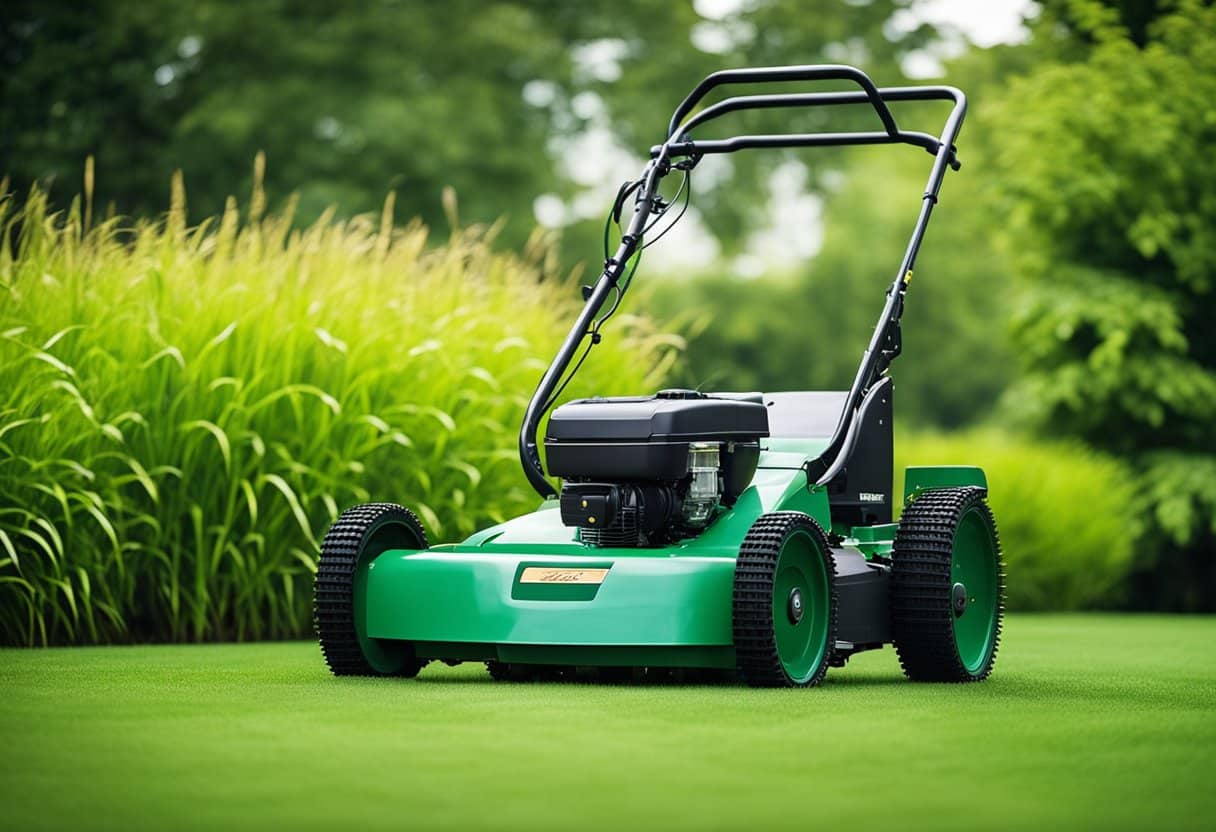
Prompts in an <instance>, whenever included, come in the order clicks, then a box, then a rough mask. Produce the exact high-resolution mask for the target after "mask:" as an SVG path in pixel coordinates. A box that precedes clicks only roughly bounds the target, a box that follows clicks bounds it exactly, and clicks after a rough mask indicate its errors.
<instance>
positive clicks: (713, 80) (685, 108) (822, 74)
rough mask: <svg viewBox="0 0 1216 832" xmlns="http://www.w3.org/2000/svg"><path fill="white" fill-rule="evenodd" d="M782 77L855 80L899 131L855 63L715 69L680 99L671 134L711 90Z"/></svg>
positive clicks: (887, 124)
mask: <svg viewBox="0 0 1216 832" xmlns="http://www.w3.org/2000/svg"><path fill="white" fill-rule="evenodd" d="M781 81H852V82H854V83H855V84H857V85H858V86H859V87H861V89H862V90H863V91H864V93H865V100H867V101H869V102H870V105H871V106H873V107H874V111H875V112H876V113H878V118H879V119H880V120H881V121H882V126H883V128H884V129H885V130H886V131H887V135H891V136H894V135H895V134H897V133H898V132H899V128H898V127H897V126H896V124H895V117H894V116H893V115H891V110H890V109H889V108H888V107H887V104H886V102H885V101H883V99H882V96H881V95H879V94H878V87H877V86H875V85H874V82H873V81H871V80H870V76H869V75H866V74H865V73H864V72H862V71H861V70H860V69H858V68H857V67H854V66H845V65H844V64H821V65H816V66H774V67H760V68H755V69H724V70H722V71H721V72H715V73H714V74H712V75H710V76H708V77H707V78H706V79H705V80H704V81H702V82H701V83H699V84H697V86H696V88H695V89H694V90H693V91H692V92H691V93H689V94H688V97H687V98H685V99H684V100H683V101H682V102H680V106H679V107H676V111H675V113H674V114H673V115H672V117H671V121H670V122H669V123H668V125H667V138H668V139H671V138H673V137H674V136H675V134H676V130H678V129H679V127H680V122H682V121H683V120H684V118H685V117H686V116H687V115H688V114H689V113H691V112H692V111H693V109H694V108H695V107H696V106H697V104H699V103H700V102H701V99H703V98H704V97H705V96H706V95H707V94H708V93H709V92H710V91H711V90H713V89H716V88H717V87H720V86H723V85H724V84H764V83H774V82H781ZM785 98H789V96H785ZM776 106H780V105H776Z"/></svg>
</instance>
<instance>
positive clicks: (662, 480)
mask: <svg viewBox="0 0 1216 832" xmlns="http://www.w3.org/2000/svg"><path fill="white" fill-rule="evenodd" d="M766 436H768V412H767V410H766V409H765V407H764V402H763V399H762V397H761V396H760V395H759V394H744V395H727V394H717V395H706V394H704V393H698V392H696V391H693V390H664V391H661V392H659V393H658V394H656V395H654V396H650V397H646V398H596V399H580V400H578V401H573V402H569V403H568V404H565V405H562V406H561V407H559V408H557V409H556V410H555V411H553V414H552V416H551V417H550V418H549V426H548V429H547V431H546V434H545V453H546V457H547V460H548V468H549V471H550V472H551V473H553V474H556V475H558V476H560V477H561V478H562V490H561V501H560V506H561V517H562V522H563V523H564V524H565V525H567V526H576V527H578V528H579V530H580V532H579V539H580V540H582V542H583V543H586V544H588V545H591V546H605V547H607V546H611V547H638V546H659V545H663V544H665V543H669V542H672V541H675V540H680V539H682V538H685V537H691V536H694V535H696V534H697V533H699V532H700V531H701V530H702V529H704V528H705V527H706V526H708V525H709V524H710V522H712V521H713V519H714V517H715V516H716V514H717V512H718V509H719V507H720V506H727V507H729V506H732V505H734V502H735V500H736V499H738V497H739V495H740V494H741V493H742V492H743V490H744V489H745V488H747V486H748V484H749V483H750V482H751V480H752V477H753V476H754V475H755V473H756V463H757V461H758V460H759V457H760V439H761V438H762V437H766Z"/></svg>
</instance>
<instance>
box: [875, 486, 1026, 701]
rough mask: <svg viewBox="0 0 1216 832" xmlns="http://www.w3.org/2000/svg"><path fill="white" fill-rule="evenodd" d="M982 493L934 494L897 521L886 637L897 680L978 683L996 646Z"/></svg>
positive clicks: (995, 574)
mask: <svg viewBox="0 0 1216 832" xmlns="http://www.w3.org/2000/svg"><path fill="white" fill-rule="evenodd" d="M986 494H987V492H986V490H985V489H983V488H978V487H974V486H972V487H967V488H938V489H932V490H927V491H924V492H922V493H920V494H919V495H917V497H916V499H914V500H913V501H912V502H911V503H910V504H909V505H908V506H907V507H906V508H905V509H904V512H903V516H902V517H901V518H900V520H899V531H898V533H897V534H896V536H895V549H894V552H893V553H892V557H891V617H892V620H891V630H892V636H893V638H894V641H895V650H896V652H897V653H898V654H899V661H900V664H901V665H902V666H903V669H904V674H905V675H906V676H907V677H908V678H909V679H913V680H916V681H924V682H978V681H980V680H981V679H985V678H987V677H988V675H989V674H990V673H991V672H992V666H993V664H994V663H995V662H996V651H997V646H998V645H999V644H1000V640H1001V619H1002V616H1003V613H1004V602H1005V575H1004V570H1003V566H1002V563H1001V541H1000V537H999V536H998V534H997V530H996V520H995V519H994V518H993V516H992V510H991V509H990V508H989V507H988V503H987V501H986V500H985V496H986Z"/></svg>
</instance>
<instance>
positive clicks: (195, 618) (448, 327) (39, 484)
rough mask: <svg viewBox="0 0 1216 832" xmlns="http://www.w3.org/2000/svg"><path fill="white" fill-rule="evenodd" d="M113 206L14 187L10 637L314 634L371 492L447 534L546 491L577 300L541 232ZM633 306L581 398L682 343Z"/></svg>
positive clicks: (439, 536)
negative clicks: (552, 372) (326, 586)
mask: <svg viewBox="0 0 1216 832" xmlns="http://www.w3.org/2000/svg"><path fill="white" fill-rule="evenodd" d="M88 184H89V183H88V182H87V181H86V192H87V190H88ZM3 190H5V191H7V188H4V189H3ZM88 204H89V199H88V196H87V193H86V196H85V198H83V199H81V200H78V201H77V202H76V203H75V204H73V205H72V207H71V208H70V209H69V210H67V211H65V212H54V211H52V209H51V208H50V207H49V206H48V205H47V202H46V200H45V198H44V197H43V195H41V194H40V193H38V192H34V193H31V194H30V195H29V196H28V198H26V199H25V200H24V202H23V203H22V204H20V205H19V204H18V203H17V202H16V201H15V200H14V199H13V198H12V197H11V196H10V197H6V198H4V199H3V201H0V228H3V230H4V233H3V242H0V642H2V643H4V644H59V643H72V644H81V643H106V642H116V641H142V640H157V641H160V640H174V641H178V640H181V641H202V640H214V639H259V638H284V637H297V636H302V635H304V634H306V633H307V632H308V630H309V628H310V606H311V590H310V586H311V577H312V573H313V571H314V570H315V562H316V554H317V542H318V539H319V538H320V537H321V536H322V535H323V534H324V530H325V528H326V527H327V525H328V524H329V523H330V522H331V521H332V520H333V518H334V517H335V516H336V515H337V514H338V512H339V511H340V510H342V509H343V508H345V507H346V506H348V505H350V504H353V503H356V502H360V501H365V500H370V499H376V500H393V501H399V502H403V503H405V504H407V505H409V506H411V507H412V508H413V509H414V510H415V511H416V512H417V513H418V514H419V515H420V516H421V518H422V519H423V522H424V524H425V525H426V527H427V531H428V533H429V534H430V535H431V538H432V541H433V542H435V541H445V540H446V541H450V540H456V539H459V538H461V537H463V536H464V535H466V534H468V533H470V532H471V531H472V530H474V529H475V528H477V527H479V526H483V525H485V524H487V523H490V522H495V521H500V520H503V519H505V518H507V517H509V516H512V515H514V514H517V513H521V512H524V511H527V510H531V509H532V508H534V507H535V502H536V497H535V495H534V493H533V492H532V491H531V490H530V489H529V488H528V486H527V483H526V481H525V480H524V478H523V475H522V473H521V472H520V469H519V465H518V462H517V457H516V450H515V442H516V436H517V430H518V424H519V420H520V417H521V415H522V412H523V408H524V406H525V404H526V400H527V397H528V396H529V395H530V394H531V392H532V390H533V389H534V387H535V385H536V382H537V380H538V378H539V376H540V374H541V372H542V371H543V369H544V367H545V365H546V363H547V361H548V359H549V358H550V357H551V355H552V354H553V353H554V352H555V351H556V349H557V346H558V344H559V343H560V341H561V339H562V337H563V336H564V335H565V331H566V329H567V327H568V326H569V321H570V320H571V319H572V317H573V314H574V307H575V306H576V305H577V291H576V289H575V287H574V286H573V284H572V283H571V281H569V280H567V279H564V278H562V277H561V276H559V275H558V274H556V273H555V265H554V262H555V261H554V258H553V257H552V256H551V249H550V248H549V247H548V246H547V245H546V243H545V241H544V240H543V239H542V238H540V237H536V238H534V240H533V242H532V243H531V244H530V245H529V246H528V248H527V249H526V250H525V251H524V252H523V253H522V254H514V253H508V252H501V251H496V250H495V249H494V248H493V247H492V245H491V244H492V241H493V236H494V229H493V228H464V229H457V230H455V231H453V232H452V233H451V235H450V237H448V238H447V239H444V240H442V241H436V240H435V239H434V235H433V234H432V233H431V232H429V231H428V229H427V228H425V227H423V226H422V225H420V224H416V223H415V224H411V225H408V226H406V227H398V226H394V225H393V223H392V221H391V219H390V218H391V216H392V203H391V198H390V201H389V202H388V203H387V204H386V206H385V210H384V215H383V217H381V218H379V219H377V218H373V217H357V218H355V219H351V220H339V219H335V218H334V217H333V215H326V216H324V217H322V218H321V219H320V220H318V221H317V222H316V223H314V224H313V225H311V226H309V227H308V228H305V229H299V228H296V227H294V226H293V224H292V221H291V211H290V206H288V208H287V209H286V210H285V211H284V212H282V213H281V214H278V215H267V214H265V213H264V199H263V197H262V195H261V193H260V192H259V191H255V193H254V196H253V199H252V201H251V204H250V207H249V209H248V210H247V211H246V212H244V213H242V212H241V211H240V210H239V209H238V206H237V205H236V203H235V202H234V201H230V202H229V205H228V207H227V210H226V211H225V212H224V214H223V216H220V217H217V218H213V219H211V220H207V221H204V222H202V223H201V224H199V225H197V226H193V227H191V226H189V225H187V222H186V220H185V195H184V189H183V188H182V185H181V181H180V178H177V179H175V181H174V188H173V198H172V205H171V209H170V211H169V212H168V214H167V215H166V216H165V217H164V218H162V219H160V220H158V221H142V220H141V221H129V220H125V219H122V218H108V219H105V220H104V221H101V222H97V223H92V222H91V217H90V210H89V207H88ZM450 207H452V208H453V210H452V211H451V213H452V215H453V216H454V206H450ZM614 323H615V326H614V327H613V328H612V330H610V334H609V336H608V337H606V338H605V339H604V343H603V344H602V345H601V346H600V347H599V348H598V349H597V350H596V352H594V353H593V354H592V358H591V359H590V360H589V361H588V362H587V364H586V366H585V368H584V371H583V372H582V373H580V375H579V377H578V378H577V379H575V381H574V382H573V383H572V384H571V386H570V388H569V389H568V391H567V395H568V396H575V395H580V394H586V393H588V392H590V391H592V390H594V391H596V392H599V393H604V394H610V393H626V392H633V393H636V392H639V391H645V390H650V389H654V388H655V387H656V386H657V385H659V384H660V382H661V380H662V377H663V375H664V374H665V372H666V369H667V367H668V366H669V365H670V363H671V361H673V360H674V357H675V350H676V349H678V347H679V343H678V341H677V340H675V339H673V338H671V337H669V336H664V335H661V334H659V333H657V332H656V331H655V330H654V329H653V328H652V327H651V326H650V325H649V324H648V322H647V321H646V320H645V319H642V318H638V317H630V316H627V315H625V314H621V315H619V316H618V317H617V319H616V320H615V321H614ZM613 330H614V331H613ZM613 336H616V337H613Z"/></svg>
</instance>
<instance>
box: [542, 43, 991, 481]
mask: <svg viewBox="0 0 1216 832" xmlns="http://www.w3.org/2000/svg"><path fill="white" fill-rule="evenodd" d="M822 80H847V81H854V82H855V83H857V85H858V86H860V87H861V91H860V92H857V91H854V92H824V93H811V94H805V93H804V94H791V95H757V96H736V97H734V98H728V99H725V100H723V101H721V102H719V103H718V104H715V105H713V106H711V107H707V108H706V109H705V110H703V111H701V112H700V113H698V114H697V115H695V116H693V118H691V119H689V120H688V121H687V122H684V119H685V118H687V117H688V115H689V113H691V112H692V111H693V109H694V108H695V107H696V106H697V104H698V103H700V101H701V100H702V99H703V98H704V97H705V95H706V94H707V93H708V92H710V91H711V90H713V89H715V88H716V87H719V86H722V85H724V84H752V83H765V82H780V81H822ZM934 100H948V101H953V102H954V107H953V109H952V110H951V112H950V115H949V116H948V117H947V119H946V124H945V126H944V127H943V129H942V134H941V137H940V138H937V139H935V138H934V137H933V136H930V135H928V134H925V133H916V132H909V131H903V130H900V129H899V126H898V125H897V124H896V122H895V118H894V116H892V115H891V110H890V108H889V107H887V102H888V101H934ZM862 103H869V104H870V105H871V106H873V108H874V110H875V112H876V113H877V114H878V118H879V120H880V121H881V122H882V125H883V132H867V133H807V134H790V135H775V136H736V137H735V138H732V139H725V140H718V141H708V142H695V141H692V140H685V139H684V135H685V134H686V133H687V132H688V131H689V130H690V129H692V128H693V127H695V126H700V125H703V124H705V123H707V122H709V121H712V120H713V119H714V118H717V117H718V116H721V115H724V114H726V113H728V112H735V111H738V110H749V109H767V108H774V107H800V106H834V105H840V104H862ZM966 112H967V98H966V96H965V95H963V93H962V91H961V90H958V89H955V88H954V87H887V88H883V89H879V88H878V87H876V86H875V85H874V82H873V81H871V80H870V77H869V76H868V75H866V74H865V73H864V72H862V71H861V70H859V69H856V68H854V67H851V66H839V65H828V66H792V67H769V68H761V69H733V70H725V71H722V72H715V73H714V74H713V75H710V76H709V77H708V78H706V79H705V80H704V81H702V82H701V83H700V84H698V85H697V87H696V88H695V89H694V90H693V91H692V93H690V94H689V96H688V97H687V98H685V99H684V101H683V102H682V103H681V104H680V106H679V107H677V108H676V111H675V114H674V115H673V116H672V118H671V122H670V124H669V125H668V132H667V140H666V141H665V142H664V143H663V144H662V145H659V146H658V147H657V148H655V149H653V150H652V151H651V156H652V157H653V158H652V159H651V161H650V163H649V164H648V165H647V167H646V171H645V173H644V174H643V175H642V179H641V180H640V182H639V187H638V195H637V198H636V206H637V207H636V210H635V211H634V214H633V217H632V218H631V219H630V221H629V227H628V229H627V230H626V231H625V233H624V234H623V235H622V237H621V242H620V244H619V245H618V247H617V250H616V252H615V254H614V255H613V256H612V257H609V258H608V259H607V260H606V261H605V262H604V271H603V273H602V274H601V275H600V278H599V280H597V281H596V282H595V285H594V286H592V287H591V290H590V291H589V292H588V293H587V294H586V302H585V304H584V306H583V310H582V312H581V313H580V314H579V316H578V319H577V320H576V321H575V323H574V326H573V327H571V329H570V332H569V334H567V336H566V339H565V341H563V342H562V345H561V348H560V349H559V350H558V353H557V355H556V356H555V357H554V359H553V361H552V362H551V363H550V364H549V367H548V369H547V370H546V371H545V374H544V375H543V376H542V377H541V380H540V383H539V384H538V385H537V388H536V391H535V392H534V393H533V394H532V398H531V400H530V401H529V402H528V407H527V410H526V412H525V414H524V420H523V424H522V425H521V427H520V431H519V451H520V461H521V462H522V463H523V468H524V474H525V475H526V476H527V478H528V482H529V483H530V484H531V485H532V487H533V488H534V489H536V492H537V493H538V494H540V495H541V496H542V497H544V498H549V497H554V496H556V494H557V491H556V489H554V488H553V485H552V484H551V483H550V482H549V481H548V480H546V479H545V472H544V468H543V466H542V465H541V460H540V452H539V448H538V446H537V442H536V432H537V429H538V428H539V425H540V420H541V417H542V416H543V415H544V413H545V411H546V410H548V408H549V406H550V405H551V404H552V401H551V398H550V397H552V396H553V395H554V392H553V391H554V390H555V389H557V385H558V383H559V382H560V381H561V377H562V376H563V374H565V372H566V369H567V368H568V367H569V366H570V362H571V360H572V359H573V357H574V354H575V352H576V351H577V350H578V348H579V346H580V345H581V344H582V342H583V341H584V339H586V338H588V337H591V336H592V330H591V325H592V323H593V321H594V320H595V316H596V315H597V314H598V313H599V311H600V309H601V308H602V307H603V306H604V303H605V302H606V301H607V299H608V296H609V295H610V294H611V293H613V292H617V293H618V295H619V293H620V289H619V288H618V283H619V281H620V280H621V278H622V277H623V275H624V272H625V268H626V265H627V264H628V263H629V261H630V258H632V257H633V255H634V254H635V253H636V252H637V251H638V250H639V249H640V248H641V246H642V235H643V233H644V231H645V229H646V223H647V221H648V219H649V218H650V215H651V213H652V212H653V211H654V210H655V204H656V202H657V198H658V186H659V182H660V180H661V179H662V178H663V177H664V176H666V175H667V174H668V173H669V172H670V171H671V170H672V164H671V160H672V157H679V156H692V157H696V156H699V155H700V154H702V153H729V152H731V151H734V150H742V149H745V148H753V147H755V148H773V147H809V146H824V145H860V144H911V145H915V146H918V147H923V148H925V149H926V150H928V151H929V152H930V153H932V154H933V156H934V161H933V168H932V170H931V171H930V173H929V179H928V182H927V183H926V184H925V191H924V195H923V197H922V200H921V209H920V215H919V216H918V217H917V220H916V225H915V227H914V228H913V230H912V237H911V239H910V240H909V241H908V246H907V249H906V250H905V252H904V257H903V260H902V261H901V263H900V266H899V271H898V272H896V275H895V280H894V282H893V283H892V284H891V286H890V288H888V289H887V300H886V304H885V305H884V307H883V311H882V314H881V315H880V316H879V319H878V324H877V325H876V326H875V328H874V333H873V335H872V336H871V337H870V344H869V347H868V348H867V349H866V351H865V352H864V353H863V355H862V359H861V364H860V366H859V367H858V368H857V375H856V376H855V377H854V379H853V384H852V386H851V387H850V388H849V392H848V396H847V397H846V399H845V405H844V408H843V410H842V412H841V415H840V420H839V422H838V423H837V426H836V430H835V432H834V433H833V435H832V438H831V439H830V440H829V442H828V445H827V447H826V448H825V449H824V450H823V452H822V453H821V454H820V455H819V457H818V458H816V459H814V460H812V461H811V462H809V463H807V466H806V469H807V484H808V485H812V484H813V485H818V486H823V485H826V484H827V483H829V482H830V481H832V480H833V479H835V478H836V477H837V476H838V475H839V474H840V473H841V472H842V471H844V470H845V467H846V466H847V464H848V462H849V459H850V457H851V456H852V452H853V448H854V446H855V445H856V439H857V435H858V423H859V422H860V421H861V420H862V418H863V417H864V416H865V413H866V412H867V411H868V410H869V407H870V405H871V403H872V402H873V401H874V400H875V399H877V398H878V397H879V396H880V395H882V394H883V393H884V392H885V390H886V389H888V385H889V384H890V381H889V379H887V378H886V370H887V368H888V366H889V365H890V363H891V361H892V360H893V359H894V358H895V357H896V356H897V355H899V352H900V349H901V345H900V332H899V320H900V317H901V316H902V315H903V307H904V294H905V293H906V292H907V287H908V282H909V281H910V280H911V279H912V267H913V265H914V264H915V262H916V255H917V253H918V251H919V250H920V244H921V240H922V239H923V237H924V233H925V228H926V226H927V225H928V223H929V216H930V214H931V213H932V211H933V206H934V205H935V204H936V203H937V195H938V192H939V191H940V189H941V185H942V180H943V179H944V178H945V174H946V168H947V167H951V168H954V169H955V170H957V169H958V167H959V163H958V159H957V158H956V157H955V152H954V141H955V139H956V138H957V137H958V131H959V129H960V128H961V127H962V123H963V117H964V116H965V115H966ZM682 122H683V123H682ZM580 363H581V362H580ZM576 369H577V367H576Z"/></svg>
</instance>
